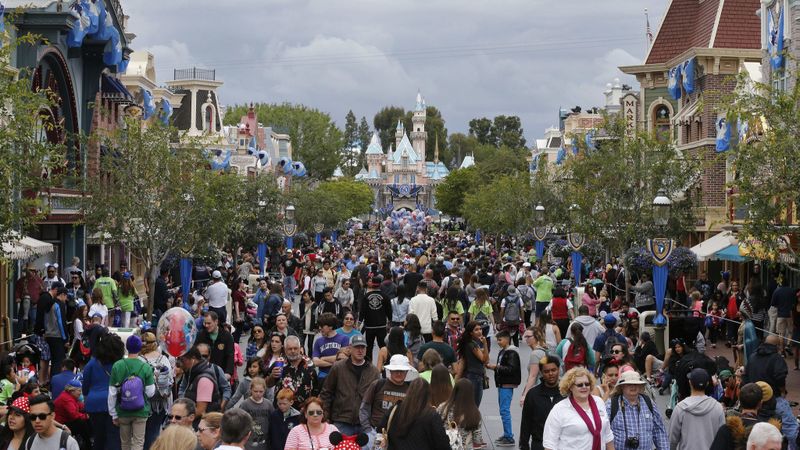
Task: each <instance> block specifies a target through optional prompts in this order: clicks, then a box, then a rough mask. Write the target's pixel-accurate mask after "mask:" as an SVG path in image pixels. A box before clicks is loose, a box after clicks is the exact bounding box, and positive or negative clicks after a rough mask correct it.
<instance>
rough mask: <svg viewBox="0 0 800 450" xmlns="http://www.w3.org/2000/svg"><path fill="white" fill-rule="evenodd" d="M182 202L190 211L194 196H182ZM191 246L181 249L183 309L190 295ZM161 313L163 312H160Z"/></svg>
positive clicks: (185, 307)
mask: <svg viewBox="0 0 800 450" xmlns="http://www.w3.org/2000/svg"><path fill="white" fill-rule="evenodd" d="M183 200H184V201H185V202H186V207H187V208H188V209H187V210H188V211H191V209H192V205H193V204H194V195H192V194H191V193H190V192H187V193H185V194H183ZM191 254H192V246H191V245H189V244H187V245H185V246H184V247H182V248H181V262H180V275H181V293H182V295H183V307H184V309H187V310H188V309H189V295H191V293H192V256H191ZM162 312H163V311H162Z"/></svg>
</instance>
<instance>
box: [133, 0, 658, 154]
mask: <svg viewBox="0 0 800 450" xmlns="http://www.w3.org/2000/svg"><path fill="white" fill-rule="evenodd" d="M645 7H647V8H649V9H650V24H651V27H652V29H653V33H655V32H656V29H657V27H658V25H659V23H660V17H661V15H662V14H663V12H664V9H665V7H666V2H665V1H664V0H658V1H657V0H639V1H636V2H632V1H630V0H607V1H604V2H596V1H589V0H562V1H555V2H554V1H546V0H495V1H491V2H484V1H474V0H468V1H463V0H462V1H457V0H433V1H420V0H407V1H382V0H381V1H378V0H348V1H344V0H270V1H263V0H234V1H225V2H218V1H217V2H212V1H210V0H168V1H164V2H158V3H157V4H154V2H152V0H127V1H125V3H124V8H125V12H126V14H128V15H129V16H130V21H129V25H128V29H129V31H131V32H133V33H135V34H137V36H138V37H137V38H136V40H135V41H134V42H133V45H132V46H133V47H134V49H137V50H148V51H150V52H152V53H153V54H154V55H155V57H156V65H157V68H158V76H159V81H162V82H163V81H165V80H166V79H168V78H169V77H171V75H172V69H173V68H177V67H186V66H192V65H197V66H200V67H208V68H214V69H216V70H217V74H218V78H220V79H222V80H223V81H225V86H224V87H223V88H222V90H221V92H220V96H221V99H222V101H223V102H224V103H227V104H234V103H244V102H249V101H267V102H284V101H287V102H293V103H303V104H306V105H308V106H312V107H316V108H319V109H320V110H323V111H326V112H329V113H330V114H331V116H332V117H333V118H334V119H335V120H336V121H337V122H338V123H340V124H341V123H343V121H344V116H345V114H346V113H347V111H348V110H349V109H352V110H353V111H354V112H355V114H356V115H357V116H359V117H360V116H362V115H364V116H366V117H367V119H368V120H369V121H370V122H371V119H372V116H373V115H374V114H375V113H376V112H377V111H378V110H379V109H380V108H381V107H383V106H386V105H398V106H403V107H405V108H410V107H412V106H413V102H414V97H415V95H416V91H417V89H419V90H421V91H422V93H423V94H424V95H425V97H426V99H427V100H428V103H429V104H430V105H434V106H436V107H438V108H439V109H440V110H441V111H442V114H443V116H444V118H445V120H446V121H447V126H448V129H449V130H450V131H451V132H455V131H462V132H465V131H466V130H467V127H468V125H467V122H468V121H469V120H470V119H472V118H473V117H481V116H487V117H492V116H494V115H497V114H516V115H519V116H520V117H521V118H522V123H523V126H524V128H525V131H526V133H525V134H526V137H527V138H528V139H529V140H532V139H534V138H536V137H537V136H539V135H541V134H542V133H543V131H544V128H545V127H547V126H550V125H555V124H556V120H557V113H558V107H559V106H574V105H581V106H601V105H602V103H603V96H602V91H603V89H604V88H605V84H606V83H608V82H610V81H612V80H613V79H614V78H620V79H621V80H622V81H623V82H627V83H629V84H634V80H632V79H631V78H630V77H625V76H624V75H623V74H622V73H621V72H619V71H618V70H617V69H616V67H617V66H619V65H627V64H637V63H640V62H641V61H642V59H643V57H644V53H645V37H644V36H645V35H644V25H645V24H644V15H643V9H644V8H645Z"/></svg>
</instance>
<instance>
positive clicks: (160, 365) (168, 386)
mask: <svg viewBox="0 0 800 450" xmlns="http://www.w3.org/2000/svg"><path fill="white" fill-rule="evenodd" d="M139 358H141V359H142V360H143V361H144V362H146V363H147V364H148V365H149V366H150V367H151V368H152V369H153V379H154V381H155V385H156V394H157V395H159V396H160V397H162V398H169V396H170V394H171V393H172V384H173V380H172V376H171V375H170V370H169V366H168V365H167V364H169V360H167V364H164V359H163V358H166V355H164V354H163V353H162V355H161V356H159V357H158V359H157V360H156V361H155V362H154V363H151V362H150V361H148V360H147V359H146V358H145V357H144V356H139Z"/></svg>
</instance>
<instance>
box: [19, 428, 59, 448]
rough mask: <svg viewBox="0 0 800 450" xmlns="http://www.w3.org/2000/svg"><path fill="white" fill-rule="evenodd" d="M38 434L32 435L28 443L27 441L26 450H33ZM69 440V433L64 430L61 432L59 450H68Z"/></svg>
mask: <svg viewBox="0 0 800 450" xmlns="http://www.w3.org/2000/svg"><path fill="white" fill-rule="evenodd" d="M36 436H37V435H36V434H33V435H31V437H29V438H28V440H27V441H25V450H31V449H32V448H33V441H34V439H36ZM68 440H69V433H67V432H66V431H64V430H61V437H60V438H59V440H58V448H59V450H67V443H68V442H67V441H68Z"/></svg>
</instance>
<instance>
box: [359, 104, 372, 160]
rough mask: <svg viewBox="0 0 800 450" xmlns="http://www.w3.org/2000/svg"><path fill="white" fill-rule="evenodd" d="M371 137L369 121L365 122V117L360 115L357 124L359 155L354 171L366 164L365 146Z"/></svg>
mask: <svg viewBox="0 0 800 450" xmlns="http://www.w3.org/2000/svg"><path fill="white" fill-rule="evenodd" d="M370 139H372V131H371V130H370V128H369V123H368V122H367V118H366V117H364V116H361V122H359V124H358V145H359V147H360V150H361V154H360V155H359V159H358V169H356V173H357V172H358V171H359V170H360V169H361V167H365V165H366V161H367V159H366V156H365V154H366V153H367V146H368V145H369V141H370Z"/></svg>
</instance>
